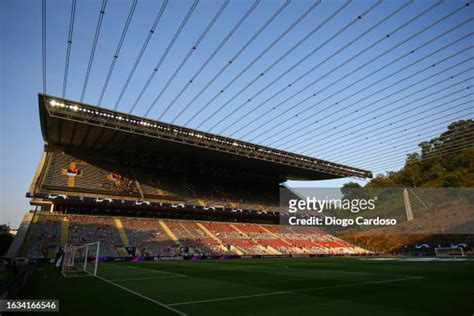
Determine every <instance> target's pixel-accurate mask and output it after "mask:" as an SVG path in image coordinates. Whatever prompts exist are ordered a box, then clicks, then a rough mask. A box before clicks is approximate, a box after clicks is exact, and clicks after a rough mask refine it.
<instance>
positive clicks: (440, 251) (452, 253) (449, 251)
mask: <svg viewBox="0 0 474 316" xmlns="http://www.w3.org/2000/svg"><path fill="white" fill-rule="evenodd" d="M435 254H436V257H441V258H443V257H444V258H452V257H464V256H465V255H464V249H462V248H461V247H439V248H435Z"/></svg>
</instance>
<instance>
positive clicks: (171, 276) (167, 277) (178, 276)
mask: <svg viewBox="0 0 474 316" xmlns="http://www.w3.org/2000/svg"><path fill="white" fill-rule="evenodd" d="M185 277H186V276H180V275H174V276H173V275H170V276H161V277H145V278H130V279H111V280H110V281H114V282H122V281H139V280H155V279H177V278H185Z"/></svg>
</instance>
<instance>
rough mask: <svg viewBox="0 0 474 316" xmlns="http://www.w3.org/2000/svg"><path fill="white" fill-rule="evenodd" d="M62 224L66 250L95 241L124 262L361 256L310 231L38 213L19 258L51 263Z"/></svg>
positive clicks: (104, 251)
mask: <svg viewBox="0 0 474 316" xmlns="http://www.w3.org/2000/svg"><path fill="white" fill-rule="evenodd" d="M65 223H66V225H68V226H66V227H67V228H68V229H67V230H68V232H67V237H66V239H67V244H68V245H81V244H86V243H91V242H96V241H100V242H101V247H100V255H101V256H123V255H125V254H127V252H125V250H124V249H125V247H132V248H133V247H134V248H135V253H128V254H129V255H148V256H173V255H195V254H206V255H222V254H228V255H234V254H237V255H266V254H268V255H270V254H271V255H275V254H351V253H365V252H366V250H364V249H362V248H359V247H357V246H354V245H352V244H350V243H348V242H345V241H343V240H340V239H338V238H336V237H334V236H332V235H329V234H327V233H325V232H323V231H321V230H318V229H314V228H305V227H297V228H284V227H280V226H278V225H264V224H246V223H228V222H210V221H191V220H169V219H166V220H164V219H163V220H159V219H150V218H132V217H112V216H91V215H72V214H66V215H65V214H54V213H42V212H37V213H36V214H35V216H34V218H33V221H32V223H31V226H30V230H29V232H28V235H27V238H26V241H25V243H24V245H23V253H24V254H25V255H26V256H27V257H30V258H39V257H53V256H54V254H55V252H56V250H57V248H58V247H59V246H60V241H61V229H62V228H61V227H63V226H64V224H65ZM63 229H64V228H63ZM63 236H64V234H63ZM63 238H64V237H63ZM129 249H130V248H129Z"/></svg>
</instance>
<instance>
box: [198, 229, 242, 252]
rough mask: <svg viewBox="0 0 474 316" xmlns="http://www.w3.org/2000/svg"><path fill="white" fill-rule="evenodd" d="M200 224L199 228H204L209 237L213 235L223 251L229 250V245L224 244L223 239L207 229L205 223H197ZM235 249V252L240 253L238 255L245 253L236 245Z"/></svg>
mask: <svg viewBox="0 0 474 316" xmlns="http://www.w3.org/2000/svg"><path fill="white" fill-rule="evenodd" d="M196 224H197V225H198V227H199V228H201V229H202V231H203V232H205V233H206V234H207V235H208V236H209V237H211V238H212V239H214V240H215V241H217V243H218V244H219V248H221V249H222V250H223V251H225V252H227V250H228V249H227V247H226V246H224V244H223V243H222V241H221V240H220V239H219V238H218V237H217V236H216V235H214V234H213V233H212V232H211V231H210V230H209V229H207V228H206V227H204V225H203V224H201V223H196ZM234 249H235V252H236V253H237V254H238V255H243V253H242V252H241V251H240V250H238V249H237V248H236V247H234Z"/></svg>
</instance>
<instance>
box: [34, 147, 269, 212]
mask: <svg viewBox="0 0 474 316" xmlns="http://www.w3.org/2000/svg"><path fill="white" fill-rule="evenodd" d="M104 164H105V163H104V162H97V161H92V160H90V159H88V160H87V161H86V160H84V159H82V158H79V157H75V156H72V155H69V154H67V153H63V152H48V154H47V162H46V166H47V167H46V168H45V175H44V180H43V183H42V186H41V188H42V190H45V191H47V192H51V191H74V192H81V193H90V194H103V195H111V196H129V197H135V198H137V199H146V200H151V201H157V202H166V203H185V204H190V205H201V206H208V207H212V206H214V207H230V208H241V209H253V210H259V211H275V210H278V198H277V196H276V195H274V194H271V193H266V192H265V191H263V192H261V191H262V190H259V191H260V192H259V194H255V193H253V191H254V190H252V189H251V188H246V187H242V185H240V184H238V183H232V182H226V183H222V184H216V183H219V182H220V181H219V180H218V179H216V180H215V181H212V179H208V178H206V177H196V178H186V177H184V176H179V175H177V174H174V175H173V176H170V175H169V174H165V173H163V174H156V172H157V171H153V170H148V169H144V168H138V167H135V168H125V167H123V166H122V167H117V166H112V165H104ZM164 168H166V166H164ZM68 170H74V173H68ZM215 172H217V171H215ZM220 172H223V171H222V170H221V171H220ZM269 186H270V185H269ZM261 187H264V188H265V186H261Z"/></svg>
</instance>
